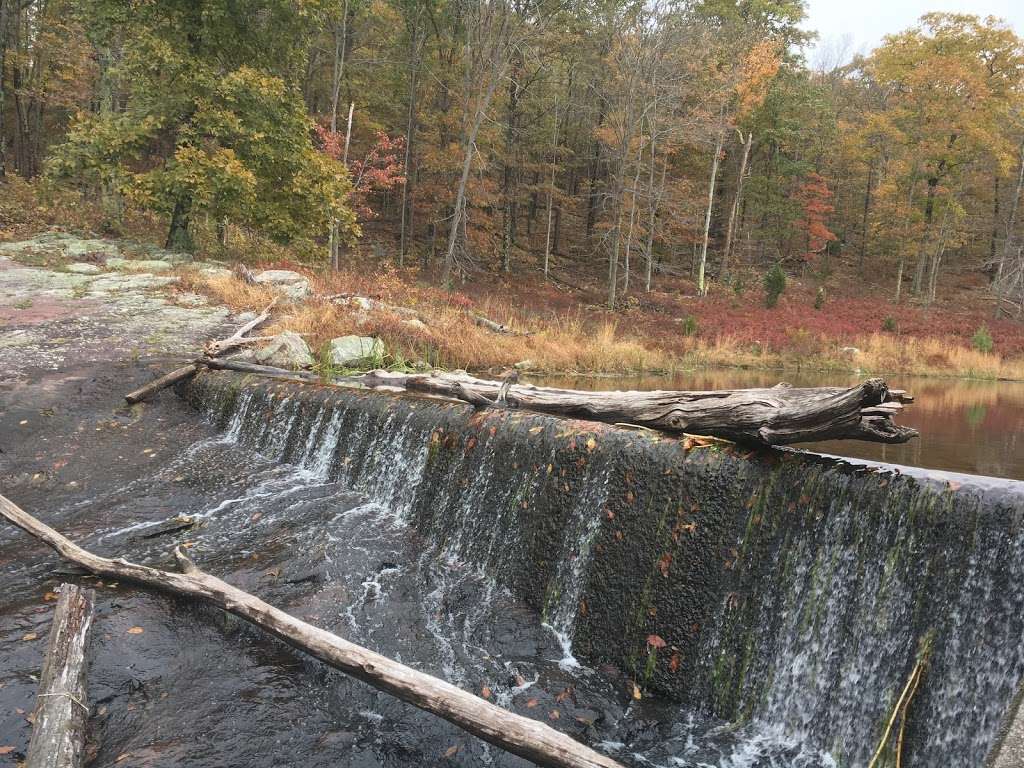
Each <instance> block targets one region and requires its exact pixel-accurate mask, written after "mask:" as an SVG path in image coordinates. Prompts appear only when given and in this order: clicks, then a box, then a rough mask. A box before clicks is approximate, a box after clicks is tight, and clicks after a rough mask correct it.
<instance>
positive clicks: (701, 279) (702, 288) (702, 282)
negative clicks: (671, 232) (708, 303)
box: [697, 101, 725, 296]
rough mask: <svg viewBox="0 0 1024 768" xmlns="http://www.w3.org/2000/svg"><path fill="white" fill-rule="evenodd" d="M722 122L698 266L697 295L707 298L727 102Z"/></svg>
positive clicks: (723, 106)
mask: <svg viewBox="0 0 1024 768" xmlns="http://www.w3.org/2000/svg"><path fill="white" fill-rule="evenodd" d="M719 120H720V121H721V122H720V124H719V128H718V138H717V139H716V141H715V156H714V157H713V158H712V160H711V180H710V182H709V183H708V209H707V213H706V214H705V215H704V240H703V242H702V244H701V248H700V261H699V262H698V264H697V293H698V294H700V295H701V296H706V295H707V292H708V286H707V281H706V278H705V273H706V271H707V263H708V240H709V239H710V238H711V212H712V210H714V207H715V183H716V182H717V181H718V164H719V162H720V160H721V155H722V144H724V143H725V102H724V101H723V102H722V109H721V112H720V113H719Z"/></svg>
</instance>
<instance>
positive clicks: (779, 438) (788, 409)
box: [204, 360, 918, 445]
mask: <svg viewBox="0 0 1024 768" xmlns="http://www.w3.org/2000/svg"><path fill="white" fill-rule="evenodd" d="M204 364H206V365H208V366H209V367H211V368H221V369H225V370H234V371H239V372H242V373H254V374H257V375H261V376H270V377H272V378H277V379H286V380H293V381H305V382H311V381H312V382H317V383H322V384H331V383H336V384H346V385H359V386H363V387H367V388H370V389H389V390H406V391H410V392H422V393H426V394H431V395H438V396H442V397H450V398H453V399H455V400H462V401H463V402H467V403H470V404H471V405H473V406H475V407H477V408H486V407H493V406H504V407H508V408H523V409H526V410H531V411H539V412H541V413H550V414H554V415H556V416H566V417H571V418H577V419H588V420H590V421H600V422H604V423H607V424H631V425H634V426H640V427H646V428H650V429H659V430H662V431H665V432H673V433H688V434H693V435H708V436H712V437H719V438H723V439H726V440H732V441H734V442H740V443H750V444H755V445H790V444H792V443H805V442H815V441H819V440H865V441H868V442H875V443H905V442H907V441H909V440H911V439H913V438H915V437H917V436H918V432H917V430H916V429H912V428H911V427H903V426H899V425H898V424H896V423H895V421H893V419H894V417H895V416H896V415H897V414H899V412H900V411H901V410H902V409H903V403H911V402H913V400H914V398H913V397H911V396H910V395H908V394H907V393H906V392H904V391H903V390H899V389H897V390H890V389H889V388H888V387H887V386H886V384H885V382H884V381H883V380H882V379H868V380H867V381H865V382H864V383H863V384H858V385H857V386H854V387H849V388H847V389H844V388H841V387H811V388H796V387H791V386H789V385H788V384H778V385H776V386H774V387H769V388H764V389H723V390H711V391H707V392H699V391H698V392H687V391H674V390H650V391H628V392H624V391H608V392H592V391H585V390H576V389H556V388H553V387H537V386H534V385H532V384H525V385H523V384H515V385H510V383H509V381H488V380H486V379H477V378H475V377H473V376H469V375H468V374H465V373H443V372H436V371H435V372H433V373H412V374H410V373H396V372H392V371H383V370H377V371H371V372H369V373H365V374H362V375H358V376H341V377H335V378H333V379H330V380H328V379H324V378H321V377H318V376H316V374H309V373H306V374H298V373H294V372H292V371H286V370H284V369H283V368H271V367H269V366H260V365H253V364H251V363H240V362H236V361H233V360H224V361H220V360H217V361H212V360H207V361H204ZM503 386H504V387H505V388H506V393H505V398H504V401H503V402H498V397H499V395H500V394H501V391H502V387H503Z"/></svg>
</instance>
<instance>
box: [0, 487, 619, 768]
mask: <svg viewBox="0 0 1024 768" xmlns="http://www.w3.org/2000/svg"><path fill="white" fill-rule="evenodd" d="M0 517H3V518H5V519H6V520H7V521H8V522H10V523H12V524H13V525H15V526H17V527H18V528H21V529H22V530H23V531H25V532H26V533H28V534H30V535H31V536H34V537H35V538H37V539H39V540H40V541H42V542H44V543H45V544H48V545H49V546H50V547H52V548H53V549H54V550H55V551H56V552H57V554H59V555H60V556H61V557H62V558H64V559H65V560H68V561H70V562H72V563H75V564H76V565H80V566H82V567H83V568H85V569H87V570H88V571H90V572H91V573H94V574H96V575H97V576H106V577H112V578H116V579H119V580H127V581H132V582H135V583H136V584H141V585H143V586H146V587H152V588H155V589H159V590H161V591H164V592H169V593H171V594H174V595H183V596H187V597H193V598H196V599H199V600H203V601H206V602H208V603H211V604H212V605H216V606H217V607H219V608H222V609H223V610H225V611H227V612H228V613H232V614H234V615H235V616H239V617H241V618H243V619H245V620H246V621H249V622H251V623H253V624H255V625H256V626H258V627H260V628H261V629H263V630H266V631H267V632H269V633H270V634H272V635H274V636H276V637H278V638H280V639H281V640H283V641H284V642H286V643H288V644H289V645H291V646H293V647H294V648H297V649H299V650H300V651H303V652H304V653H308V654H309V655H311V656H313V657H314V658H316V659H319V660H320V661H323V662H324V663H325V664H328V665H329V666H331V667H334V668H335V669H339V670H341V671H342V672H345V673H347V674H350V675H352V676H353V677H356V678H358V679H359V680H362V681H363V682H366V683H368V684H370V685H372V686H373V687H375V688H378V689H380V690H382V691H385V692H387V693H390V694H392V695H394V696H396V697H398V698H399V699H401V700H403V701H406V702H409V703H410V704H413V705H415V706H417V707H419V708H420V709H424V710H426V711H428V712H431V713H433V714H435V715H438V716H439V717H442V718H444V719H445V720H447V721H448V722H450V723H454V724H455V725H457V726H459V727H460V728H463V729H464V730H466V731H468V732H469V733H472V734H473V735H475V736H478V737H480V738H481V739H483V740H484V741H487V742H490V743H491V744H494V745H495V746H498V747H501V748H502V749H505V750H508V751H509V752H511V753H513V754H515V755H519V756H520V757H523V758H525V759H527V760H529V761H531V762H533V763H535V764H536V765H540V766H550V767H551V768H623V767H622V766H621V765H620V764H619V763H617V762H616V761H614V760H612V759H611V758H610V757H607V756H605V755H602V754H600V753H599V752H595V751H594V750H592V749H590V748H589V747H586V746H584V745H583V744H580V743H579V742H577V741H575V740H574V739H572V738H570V737H569V736H567V735H565V734H564V733H560V732H559V731H556V730H555V729H554V728H551V727H550V726H548V725H546V724H545V723H542V722H539V721H537V720H533V719H531V718H528V717H523V716H521V715H517V714H515V713H513V712H509V711H508V710H506V709H503V708H502V707H499V706H497V705H495V704H491V703H490V702H489V701H487V700H485V699H482V698H480V697H478V696H475V695H474V694H472V693H469V692H468V691H464V690H462V689H461V688H458V687H456V686H454V685H452V684H451V683H448V682H445V681H444V680H440V679H438V678H436V677H432V676H431V675H428V674H426V673H424V672H420V671H418V670H415V669H412V668H410V667H407V666H405V665H404V664H399V663H398V662H397V661H393V660H392V659H389V658H387V657H386V656H381V655H380V654H378V653H374V652H373V651H370V650H368V649H366V648H363V647H361V646H358V645H356V644H355V643H351V642H349V641H347V640H345V639H343V638H341V637H338V636H337V635H334V634H332V633H330V632H328V631H326V630H324V629H320V628H319V627H315V626H313V625H312V624H307V623H306V622H304V621H301V620H299V619H296V618H295V617H294V616H290V615H289V614H287V613H285V612H284V611H282V610H280V609H279V608H275V607H274V606H272V605H269V604H268V603H265V602H263V601H262V600H260V599H259V598H258V597H256V596H255V595H251V594H249V593H248V592H243V591H242V590H240V589H238V588H237V587H234V586H232V585H230V584H228V583H227V582H225V581H222V580H220V579H218V578H217V577H215V576H212V575H210V574H208V573H205V572H203V571H201V570H199V569H198V568H197V567H196V566H195V564H193V563H192V561H191V560H189V559H188V558H187V557H186V556H185V555H184V553H183V552H182V551H181V549H180V548H178V549H176V550H175V551H174V556H175V559H176V560H177V562H178V565H179V567H180V568H181V571H182V572H181V573H176V572H173V571H162V570H158V569H156V568H150V567H149V566H145V565H137V564H135V563H131V562H128V561H127V560H124V559H116V560H111V559H108V558H105V557H99V556H98V555H94V554H92V553H91V552H89V551H87V550H85V549H82V548H81V547H79V546H78V545H76V544H75V543H74V542H72V541H71V540H70V539H67V538H66V537H64V536H62V535H61V534H60V533H58V532H57V531H55V530H54V529H52V528H50V527H49V526H47V525H45V524H44V523H42V522H40V521H39V520H37V519H36V518H34V517H32V516H31V515H29V514H28V513H27V512H25V511H24V510H22V509H21V508H19V507H18V506H17V505H15V504H14V503H13V502H11V501H9V500H8V499H6V498H4V497H3V496H0Z"/></svg>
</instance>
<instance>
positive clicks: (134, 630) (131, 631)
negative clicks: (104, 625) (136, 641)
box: [128, 627, 146, 635]
mask: <svg viewBox="0 0 1024 768" xmlns="http://www.w3.org/2000/svg"><path fill="white" fill-rule="evenodd" d="M145 631H146V630H144V629H143V628H142V627H132V628H131V629H129V630H128V634H129V635H141V634H142V633H143V632H145Z"/></svg>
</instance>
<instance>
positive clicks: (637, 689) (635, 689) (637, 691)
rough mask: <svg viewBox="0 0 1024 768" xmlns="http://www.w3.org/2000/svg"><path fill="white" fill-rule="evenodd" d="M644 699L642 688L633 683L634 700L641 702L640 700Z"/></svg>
mask: <svg viewBox="0 0 1024 768" xmlns="http://www.w3.org/2000/svg"><path fill="white" fill-rule="evenodd" d="M642 698H643V694H642V693H640V686H639V685H637V684H636V683H633V700H634V701H640V699H642Z"/></svg>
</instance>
